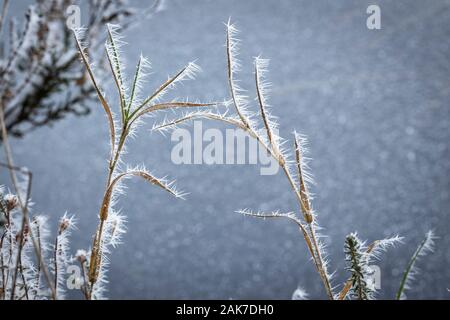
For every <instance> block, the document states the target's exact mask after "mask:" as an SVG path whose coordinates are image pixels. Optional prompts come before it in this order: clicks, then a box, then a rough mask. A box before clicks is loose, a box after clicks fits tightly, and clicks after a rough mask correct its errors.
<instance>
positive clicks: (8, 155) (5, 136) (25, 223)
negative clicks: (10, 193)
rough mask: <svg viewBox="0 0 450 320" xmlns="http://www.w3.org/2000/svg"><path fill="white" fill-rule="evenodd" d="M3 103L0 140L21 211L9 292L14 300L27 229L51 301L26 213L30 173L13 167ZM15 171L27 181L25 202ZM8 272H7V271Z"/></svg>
mask: <svg viewBox="0 0 450 320" xmlns="http://www.w3.org/2000/svg"><path fill="white" fill-rule="evenodd" d="M3 107H4V106H3V103H2V101H1V100H0V127H1V128H0V129H1V133H2V139H3V146H4V150H5V157H6V161H7V167H8V170H9V173H10V176H11V181H12V184H13V187H14V190H15V192H16V195H17V199H18V203H19V207H20V209H21V210H22V225H21V230H20V236H19V241H20V243H19V250H18V252H17V258H16V266H15V268H14V274H13V281H12V290H11V299H14V294H15V290H16V282H17V275H18V272H19V268H20V261H21V256H22V249H23V241H24V231H25V229H26V228H27V227H28V233H29V236H30V238H31V241H32V243H33V248H34V251H35V254H36V258H37V260H38V264H39V265H40V269H42V271H43V272H44V277H45V279H46V281H47V283H48V286H49V288H50V291H51V295H52V298H53V299H56V289H55V287H54V286H53V284H52V282H51V280H50V274H49V272H48V269H47V266H46V265H45V262H44V258H43V256H42V253H41V251H40V249H39V244H38V243H37V241H36V238H35V237H34V235H33V230H32V228H31V226H30V217H29V212H28V202H29V199H30V196H31V184H32V177H33V175H32V173H31V172H30V171H28V170H26V169H23V168H19V167H16V166H15V165H14V161H13V158H12V152H11V147H10V145H9V140H8V132H7V130H6V124H5V115H4V109H3ZM16 171H19V172H22V173H24V174H25V175H27V176H28V179H27V191H26V194H25V197H26V199H25V201H24V200H23V199H22V196H21V192H20V190H19V180H18V178H17V175H16ZM8 272H9V271H8Z"/></svg>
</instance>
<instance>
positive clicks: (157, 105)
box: [74, 25, 214, 299]
mask: <svg viewBox="0 0 450 320" xmlns="http://www.w3.org/2000/svg"><path fill="white" fill-rule="evenodd" d="M116 29H117V27H116V26H112V25H108V39H107V43H106V55H107V59H108V62H109V67H110V69H111V74H112V76H113V78H114V82H115V85H116V89H117V91H118V96H119V109H120V115H121V123H120V125H119V124H117V125H116V123H115V121H114V115H113V111H112V109H111V107H110V105H109V104H108V102H107V100H106V98H105V96H104V95H103V93H102V91H101V90H100V87H99V85H98V82H97V81H96V78H95V76H94V73H93V70H92V67H91V65H90V63H89V61H88V57H87V55H86V53H85V49H84V48H83V47H82V45H81V43H80V40H79V33H78V32H77V31H74V33H75V41H76V45H77V48H78V51H79V54H80V56H81V60H82V62H83V64H84V65H85V67H86V70H87V74H88V76H89V78H90V80H91V82H92V84H93V86H94V88H95V91H96V93H97V96H98V98H99V100H100V102H101V105H102V107H103V109H104V111H105V113H106V115H107V119H108V123H109V129H110V147H111V150H110V156H109V164H108V173H107V179H106V186H105V191H104V195H103V200H102V204H101V206H100V213H99V222H98V226H97V229H96V232H95V235H94V239H93V243H92V249H91V254H90V258H89V259H88V261H89V264H88V265H89V266H88V267H87V269H88V270H87V280H88V282H89V283H88V285H87V287H88V288H85V296H86V298H87V299H97V298H98V297H99V294H97V295H96V294H95V292H96V289H95V287H96V285H97V286H98V282H101V281H99V279H100V278H102V274H101V273H102V269H103V266H104V265H105V262H104V261H102V260H104V259H103V258H104V255H105V254H106V251H107V250H108V249H106V247H108V246H113V247H114V246H115V245H116V244H117V241H113V238H116V233H117V230H122V228H121V227H120V226H119V227H117V226H116V225H115V224H114V227H112V228H111V221H110V220H111V219H110V216H111V213H110V211H111V210H112V208H111V207H112V205H111V203H113V202H114V195H115V194H116V191H115V189H116V188H117V187H118V186H119V185H120V183H121V180H123V179H125V178H128V177H131V176H135V177H140V178H143V179H144V180H146V181H147V182H149V183H151V184H154V185H156V186H158V187H160V188H162V189H164V190H165V191H167V192H169V193H171V194H172V195H174V196H175V197H179V198H182V196H183V194H181V193H180V192H178V191H177V190H176V189H175V187H174V186H173V183H172V182H167V181H165V179H158V178H155V177H153V176H152V175H151V174H150V173H148V172H146V170H145V169H139V168H137V169H126V170H123V169H122V168H121V165H120V164H121V157H122V154H123V151H124V149H125V145H126V142H127V139H128V138H129V137H130V136H132V133H133V131H134V129H135V127H136V126H137V124H138V123H139V120H141V119H142V118H143V117H144V116H146V115H148V114H150V113H152V112H157V111H164V110H170V109H177V108H204V107H209V106H212V105H214V104H211V103H206V104H203V103H197V102H188V101H170V102H164V103H162V102H159V100H160V99H161V98H162V96H163V95H164V93H165V92H166V91H168V90H169V89H171V88H173V87H174V86H175V85H176V84H177V83H179V82H181V81H184V80H188V79H193V78H194V75H195V72H197V71H199V67H197V66H196V65H195V64H194V63H189V64H188V65H187V66H186V67H184V68H183V69H181V71H179V72H178V73H177V74H176V75H175V76H173V77H171V78H169V79H168V80H167V81H166V82H164V83H163V84H162V85H161V86H160V87H159V88H158V89H157V90H156V91H155V92H153V93H152V94H151V95H149V96H148V97H147V98H145V99H141V98H140V97H139V91H140V87H141V83H142V79H143V78H144V77H145V69H146V68H148V67H149V63H148V61H147V59H146V58H144V57H143V56H141V57H140V58H139V61H138V63H137V66H136V71H135V74H134V77H133V81H132V85H131V86H130V92H127V91H128V90H127V88H126V87H125V85H124V73H123V66H122V63H121V58H120V50H119V49H120V45H121V43H122V42H121V40H120V39H119V36H118V34H117V30H116ZM116 137H118V140H117V139H116ZM115 218H117V214H116V215H115ZM108 226H109V227H108ZM105 230H107V231H105ZM105 233H106V235H105Z"/></svg>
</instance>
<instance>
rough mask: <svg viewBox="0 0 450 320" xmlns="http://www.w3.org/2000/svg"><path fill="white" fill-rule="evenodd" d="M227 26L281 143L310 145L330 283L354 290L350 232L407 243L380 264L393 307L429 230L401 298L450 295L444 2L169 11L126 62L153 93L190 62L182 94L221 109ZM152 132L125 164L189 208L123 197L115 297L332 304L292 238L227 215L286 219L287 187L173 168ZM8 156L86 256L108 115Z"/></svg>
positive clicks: (43, 133)
mask: <svg viewBox="0 0 450 320" xmlns="http://www.w3.org/2000/svg"><path fill="white" fill-rule="evenodd" d="M28 2H29V1H22V0H21V1H13V2H12V8H11V10H13V11H12V12H13V13H14V14H16V15H17V17H22V15H23V12H24V8H25V7H26V5H27V4H28ZM131 4H132V5H134V6H137V7H145V6H148V5H150V4H151V1H148V4H147V1H131ZM369 4H378V5H379V6H380V7H381V19H382V21H381V23H382V29H381V30H368V29H367V28H366V18H367V14H366V8H367V6H368V5H369ZM229 17H231V18H232V20H233V21H234V22H236V23H237V26H238V27H239V29H240V30H241V34H240V38H241V40H242V46H241V48H242V49H241V58H242V61H243V71H242V73H241V76H240V78H241V79H242V85H243V86H244V87H247V88H248V89H249V90H250V94H251V96H253V88H254V84H253V82H252V81H253V77H252V57H254V56H256V55H259V54H262V55H263V56H264V57H268V58H271V66H270V70H271V72H270V75H269V78H270V80H271V81H272V82H273V94H272V97H271V102H272V105H273V106H274V108H273V110H274V113H275V114H276V115H277V116H278V117H279V121H280V124H281V134H282V135H284V136H286V137H288V136H289V135H290V133H291V132H292V131H293V130H294V129H296V130H298V131H300V132H301V133H304V134H306V135H307V136H308V137H309V140H310V156H311V157H312V158H313V159H314V161H313V162H312V163H311V170H312V172H313V174H314V176H315V180H316V185H315V186H314V188H313V191H314V193H315V194H316V197H315V201H314V207H315V208H316V210H317V212H318V214H319V222H320V224H321V225H322V226H323V228H324V230H323V233H324V234H326V235H327V236H328V237H327V238H326V239H325V242H326V243H327V245H328V252H329V255H330V259H331V269H332V270H336V272H337V273H336V278H335V282H334V283H335V284H336V285H339V284H341V283H342V282H343V281H344V280H345V279H346V278H347V276H348V274H347V272H346V271H345V269H344V263H343V258H344V255H343V241H344V238H345V235H346V234H348V233H350V232H353V231H358V233H359V235H360V237H361V238H364V239H368V240H369V241H371V240H376V239H379V238H382V237H386V236H391V235H395V234H399V235H401V236H404V237H405V243H404V244H403V245H402V246H400V247H398V248H396V249H392V250H390V251H389V252H388V253H387V254H385V255H384V256H383V259H382V261H381V262H380V263H379V266H380V268H381V275H382V283H381V287H382V288H381V290H380V295H379V297H381V298H387V299H388V298H393V297H394V294H395V291H396V289H397V288H398V285H399V282H400V278H401V273H402V271H403V269H404V267H405V265H406V263H407V262H408V260H409V258H410V256H411V255H412V253H413V252H414V250H415V248H416V247H417V245H418V244H419V242H420V241H421V240H422V239H423V238H424V235H425V233H426V231H428V230H429V229H434V230H435V233H436V234H437V235H438V236H439V239H438V240H437V241H436V250H435V253H434V254H432V255H430V256H428V257H427V258H426V259H423V260H422V261H421V262H420V264H419V266H420V268H421V270H422V272H421V274H420V276H419V277H418V279H417V281H416V282H415V285H414V288H413V290H411V291H409V292H408V294H407V295H408V297H409V298H427V299H429V298H439V299H442V298H449V297H450V293H449V292H448V291H447V288H449V287H450V268H449V267H448V266H449V264H450V249H449V248H450V235H449V232H448V230H449V226H450V105H449V101H450V61H449V57H450V56H449V54H450V24H449V21H450V1H444V0H439V1H427V2H425V1H419V0H417V1H413V0H402V1H400V0H399V1H383V0H377V1H365V0H340V1H326V0H314V1H301V0H290V1H288V0H282V1H258V0H248V1H240V0H230V1H225V0H214V1H213V0H195V1H194V0H190V1H187V0H168V1H165V6H164V10H163V11H161V12H159V13H158V14H156V15H155V16H154V17H152V18H151V19H148V20H144V21H142V22H140V23H139V24H138V26H137V27H135V28H133V29H130V30H128V31H127V32H125V37H126V41H127V42H128V46H127V47H126V48H125V58H126V61H127V64H128V65H129V66H132V65H133V64H134V63H135V61H137V59H138V57H139V54H140V53H141V52H142V53H143V54H145V55H146V56H148V57H149V58H150V60H151V62H152V64H153V70H152V71H153V73H152V75H151V77H150V82H149V84H148V90H149V91H150V90H152V89H154V88H155V87H156V86H157V85H158V84H159V83H160V82H161V81H163V80H165V79H166V77H167V75H168V74H173V73H174V72H175V71H176V70H178V69H179V68H180V67H182V66H184V65H185V64H186V63H187V62H189V61H192V60H193V59H197V63H198V64H199V65H201V67H202V68H203V70H204V71H203V73H201V74H200V75H199V76H198V78H197V80H195V81H190V82H187V83H185V85H184V86H182V87H180V88H179V90H178V91H177V92H176V96H179V97H184V96H189V97H192V98H198V99H200V100H218V99H220V100H222V99H223V98H226V97H227V87H226V59H225V48H224V43H225V27H224V25H223V23H224V22H226V21H227V20H228V18H229ZM133 69H134V68H131V69H130V72H132V71H134V70H133ZM105 86H107V87H108V88H110V89H111V88H113V87H112V84H111V83H105ZM153 121H154V120H150V122H149V123H148V124H147V125H145V126H143V127H142V128H141V130H140V131H139V133H138V137H137V138H136V139H135V140H133V141H132V143H131V144H130V145H129V154H128V155H127V156H126V159H127V162H128V163H130V164H141V163H144V164H145V165H146V166H147V167H148V168H150V169H152V170H153V171H154V172H155V173H157V174H159V175H166V174H167V175H169V176H171V177H176V178H177V180H178V184H179V186H180V187H181V188H182V189H183V190H186V191H188V192H190V195H189V196H188V198H187V200H186V201H181V200H173V199H172V198H171V197H170V196H169V195H167V194H166V193H164V192H162V191H160V190H159V189H157V188H154V187H151V186H149V185H148V184H146V183H145V182H141V181H130V182H128V190H127V195H126V196H125V197H123V198H121V200H120V203H119V207H120V208H122V210H123V212H124V213H126V214H127V215H128V221H129V222H128V233H127V235H126V236H125V239H124V240H125V243H124V244H123V245H122V246H120V247H118V248H117V249H116V250H115V251H114V253H113V255H112V257H111V269H110V284H108V289H109V296H110V297H111V298H159V299H172V298H176V299H178V298H181V299H184V298H193V299H215V298H220V299H241V298H255V299H290V298H291V295H292V293H293V291H294V290H295V289H296V288H297V286H299V285H300V286H301V287H303V288H304V289H305V290H306V291H307V292H308V293H309V295H310V298H325V294H324V292H323V290H322V287H321V282H320V280H319V277H318V275H317V274H316V272H315V270H314V267H313V264H312V263H311V262H310V261H309V258H308V254H307V251H306V248H305V245H304V242H303V240H302V237H301V235H300V234H299V232H298V230H297V228H296V226H295V225H293V224H291V223H289V222H288V221H270V222H269V221H260V220H255V219H252V218H246V217H242V216H240V215H238V214H236V213H234V211H235V210H237V209H240V208H252V209H255V210H275V209H280V210H294V209H295V208H296V207H297V206H296V202H295V198H294V197H293V194H292V192H290V190H289V186H288V183H287V181H286V179H285V177H284V176H283V175H282V173H281V172H280V174H279V175H276V176H260V174H259V168H258V167H257V166H250V165H245V166H244V165H240V166H225V165H223V166H206V165H203V166H201V165H185V166H177V165H175V164H173V163H172V162H171V159H170V152H171V149H172V147H173V145H174V144H173V143H172V142H171V141H170V137H163V136H161V135H159V134H155V133H151V132H150V131H149V129H150V128H151V126H152V122H153ZM204 126H205V127H212V126H216V127H219V128H222V129H224V127H222V126H220V125H218V124H214V123H213V124H211V123H210V124H207V123H204ZM12 144H13V149H14V156H15V159H16V162H17V163H18V164H20V165H25V166H27V167H28V168H30V169H31V170H32V171H33V173H34V188H33V201H34V202H35V206H34V210H35V212H39V213H45V214H47V215H48V216H50V217H51V218H52V221H53V223H54V224H55V225H56V221H57V218H58V217H59V216H60V215H62V214H63V213H64V212H65V211H68V212H70V213H74V214H76V215H77V217H78V230H77V231H76V232H74V234H73V244H72V247H73V250H74V252H75V250H76V249H78V248H88V247H89V245H90V243H91V235H92V234H93V232H94V230H95V226H96V222H97V219H96V216H97V212H98V208H99V205H100V203H99V202H100V199H101V196H102V192H103V188H104V183H105V177H106V164H107V163H106V159H107V155H108V126H107V123H106V121H105V118H104V115H103V112H102V110H101V107H100V106H98V107H97V106H95V105H94V106H93V112H92V114H91V115H90V116H89V117H86V118H74V117H70V118H68V119H66V120H64V121H60V122H58V123H57V124H56V125H55V126H53V127H52V128H42V129H38V130H36V131H34V132H33V133H31V134H29V135H28V136H26V137H25V138H24V139H21V140H16V139H14V140H13V141H12ZM2 171H3V172H2V173H1V174H0V177H1V179H2V183H7V175H5V172H4V170H2ZM3 181H4V182H3ZM74 296H75V297H76V295H74Z"/></svg>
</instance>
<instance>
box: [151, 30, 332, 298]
mask: <svg viewBox="0 0 450 320" xmlns="http://www.w3.org/2000/svg"><path fill="white" fill-rule="evenodd" d="M236 33H237V30H236V28H235V27H234V25H233V24H231V23H230V22H228V24H227V37H226V57H227V82H228V86H229V92H230V96H231V99H230V101H228V102H227V103H226V105H228V104H230V105H233V107H234V109H235V111H236V114H237V115H236V116H234V115H233V116H228V115H227V112H225V113H223V114H220V113H212V112H197V113H191V114H186V115H184V116H183V117H182V118H178V119H175V120H173V121H165V122H163V123H161V124H159V125H156V126H155V127H154V130H158V131H164V130H167V129H170V128H174V127H176V126H177V125H178V124H180V123H182V122H185V121H189V120H193V119H195V118H204V119H211V120H217V121H222V122H225V123H226V124H231V125H233V126H236V127H237V128H240V129H242V130H244V131H245V132H246V133H247V134H248V135H249V136H250V137H252V138H253V139H255V140H256V141H257V142H258V143H259V144H260V145H261V146H262V148H263V149H264V150H265V151H266V152H267V153H268V154H270V156H271V157H272V158H273V159H275V160H276V161H277V163H278V164H279V166H280V167H281V168H282V170H283V172H284V174H285V175H286V177H287V179H288V182H289V185H290V186H291V188H292V190H293V191H294V193H295V197H296V199H297V202H298V204H299V207H300V211H301V213H302V214H301V216H302V218H303V219H299V218H298V217H296V216H292V215H290V214H289V215H286V214H279V213H276V214H259V213H258V214H256V213H252V212H249V211H247V210H241V211H239V212H240V213H242V214H245V215H250V216H256V217H260V218H269V217H285V218H286V217H287V218H290V220H294V221H295V222H296V223H297V225H298V226H299V227H300V231H301V233H302V235H303V237H304V238H305V241H306V244H307V247H308V250H309V253H310V254H311V257H312V260H313V263H314V265H315V267H316V269H317V271H318V273H319V276H320V278H321V280H322V282H323V285H324V288H325V291H326V293H327V296H328V298H329V299H334V295H333V290H332V287H331V284H330V276H329V275H328V272H327V270H326V263H325V261H324V257H323V254H322V250H323V249H322V247H321V244H320V241H319V239H318V236H317V233H316V222H315V219H314V212H313V210H312V208H311V204H310V196H309V193H308V190H307V188H306V183H305V180H306V178H305V172H304V171H303V170H302V167H303V159H302V157H303V155H302V147H301V145H300V144H301V143H300V142H299V139H300V137H299V136H298V135H297V134H295V135H294V138H295V139H294V143H295V149H296V150H295V153H296V160H297V161H296V164H297V169H298V170H297V171H298V181H295V179H294V178H293V175H292V173H291V170H292V168H291V167H290V164H291V161H289V160H288V156H287V155H286V154H285V151H283V150H282V145H283V143H284V142H285V141H282V139H281V137H279V136H277V135H276V134H275V129H277V124H276V123H275V122H274V121H273V119H272V118H273V117H272V116H271V115H270V113H269V110H268V104H267V97H266V95H267V91H268V90H269V87H270V84H268V83H267V82H266V80H265V77H264V74H265V73H266V72H267V70H266V66H267V64H268V60H266V59H262V58H260V57H257V58H255V69H254V74H255V85H256V94H257V102H258V105H259V111H260V115H259V117H260V119H261V121H260V122H262V127H263V128H262V129H260V128H259V127H258V126H257V125H258V122H257V121H255V119H254V118H256V117H257V116H258V115H257V114H256V113H253V112H251V111H250V110H249V109H248V104H249V103H248V101H247V97H246V96H245V95H244V94H243V92H244V89H242V88H240V87H239V85H238V80H236V79H235V76H236V73H237V71H239V69H240V63H239V60H238V59H237V52H238V42H239V40H237V39H236V38H235V34H236ZM302 220H303V221H302Z"/></svg>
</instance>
